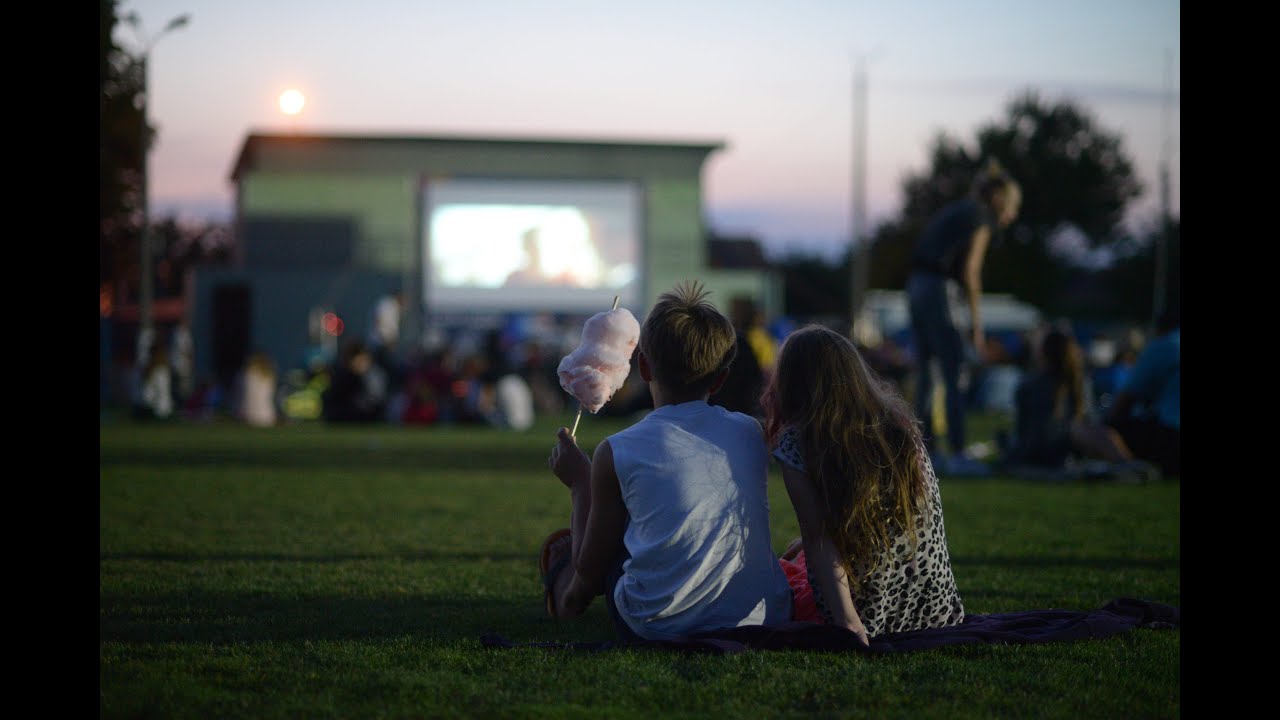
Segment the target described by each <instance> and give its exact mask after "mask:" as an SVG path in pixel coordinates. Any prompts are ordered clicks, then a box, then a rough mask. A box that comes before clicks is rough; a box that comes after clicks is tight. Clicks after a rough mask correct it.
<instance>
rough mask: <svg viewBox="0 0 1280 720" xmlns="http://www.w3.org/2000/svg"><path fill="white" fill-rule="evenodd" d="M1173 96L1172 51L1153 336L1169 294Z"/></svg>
mask: <svg viewBox="0 0 1280 720" xmlns="http://www.w3.org/2000/svg"><path fill="white" fill-rule="evenodd" d="M1172 96H1173V51H1171V50H1165V69H1164V108H1163V113H1162V115H1163V121H1164V133H1163V135H1162V138H1163V139H1162V142H1161V147H1160V232H1159V233H1157V234H1156V240H1155V243H1156V247H1155V255H1156V275H1155V282H1154V283H1153V297H1152V302H1151V328H1152V331H1153V332H1154V330H1155V327H1156V323H1157V322H1158V321H1159V319H1160V315H1161V313H1163V312H1164V308H1165V302H1166V300H1167V298H1166V297H1165V295H1166V293H1167V290H1166V287H1167V282H1166V276H1167V275H1168V274H1169V226H1170V224H1171V219H1170V212H1171V211H1170V209H1169V153H1170V147H1171V145H1172V143H1171V140H1170V138H1169V101H1170V98H1171V97H1172Z"/></svg>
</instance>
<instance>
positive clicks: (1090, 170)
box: [870, 91, 1142, 313]
mask: <svg viewBox="0 0 1280 720" xmlns="http://www.w3.org/2000/svg"><path fill="white" fill-rule="evenodd" d="M930 155H931V157H930V167H929V169H928V171H926V172H925V173H924V174H920V175H909V176H908V177H907V178H906V179H905V180H904V181H903V185H902V187H903V192H904V196H905V201H904V204H903V209H902V213H901V215H900V217H899V218H897V219H895V220H892V221H890V222H887V223H884V224H882V225H881V226H880V227H879V228H877V230H876V232H875V234H874V235H873V237H872V242H873V245H872V249H871V262H872V265H871V268H870V284H871V286H872V287H887V288H895V289H896V288H901V287H903V285H904V284H905V283H906V277H907V274H908V272H909V270H910V266H909V260H910V254H911V250H912V247H913V246H914V243H915V240H916V237H917V236H918V235H919V234H920V232H921V231H922V230H923V229H924V225H925V223H927V222H928V221H929V220H930V218H931V217H932V216H933V214H934V213H935V212H937V211H938V210H939V209H941V208H942V207H943V206H944V205H945V204H946V203H948V202H950V201H951V200H954V199H956V198H958V197H961V196H963V195H964V194H966V193H967V192H969V189H970V186H971V183H972V180H973V178H974V177H975V176H976V174H977V172H978V170H979V169H980V168H981V167H982V165H983V163H985V162H986V161H987V160H988V159H990V158H995V159H997V160H999V161H1000V163H1001V164H1002V165H1003V166H1004V167H1005V168H1006V169H1008V171H1009V172H1010V173H1011V174H1012V175H1013V176H1014V177H1015V178H1016V179H1017V180H1018V182H1019V184H1020V185H1021V186H1022V193H1023V200H1022V211H1021V213H1020V215H1019V219H1018V221H1017V222H1016V223H1015V224H1014V225H1013V226H1012V227H1011V228H1009V231H1008V232H1006V233H1005V234H1004V237H1003V238H1002V239H1001V240H1000V241H999V242H996V243H994V244H993V245H992V247H991V248H990V249H989V250H988V253H987V258H986V262H985V263H984V271H983V289H984V290H985V291H988V292H1006V293H1011V294H1013V295H1015V296H1017V297H1018V298H1019V299H1021V300H1024V301H1026V302H1029V303H1031V304H1033V305H1036V306H1037V307H1040V308H1041V309H1042V310H1044V311H1046V312H1049V313H1056V312H1059V311H1060V309H1061V308H1060V307H1059V299H1060V298H1061V296H1062V291H1063V289H1064V285H1065V283H1066V282H1067V281H1068V279H1069V276H1070V275H1071V266H1070V262H1069V261H1067V260H1066V259H1065V258H1064V257H1063V256H1062V255H1061V253H1060V251H1057V250H1055V244H1054V240H1055V238H1057V237H1060V236H1061V235H1062V234H1063V233H1066V232H1071V233H1073V234H1075V235H1076V236H1078V237H1081V238H1083V240H1084V243H1085V245H1086V246H1087V247H1089V248H1102V247H1114V246H1115V245H1116V244H1117V243H1119V242H1121V241H1122V240H1123V239H1124V237H1125V235H1124V233H1123V231H1122V223H1123V220H1124V214H1125V209H1126V208H1127V207H1128V204H1129V202H1130V201H1131V200H1133V199H1134V198H1136V197H1138V196H1139V195H1140V194H1141V192H1142V186H1141V184H1140V183H1139V181H1138V179H1137V178H1136V177H1135V176H1134V172H1133V164H1132V162H1131V161H1130V159H1129V158H1128V156H1127V155H1126V154H1125V152H1124V150H1123V147H1122V144H1121V141H1120V138H1119V136H1118V135H1114V134H1111V133H1108V132H1106V131H1104V130H1102V129H1100V128H1098V127H1097V126H1096V124H1095V122H1094V120H1093V118H1092V117H1091V116H1090V114H1089V113H1088V112H1087V111H1086V110H1084V109H1083V108H1081V107H1077V106H1076V105H1074V104H1073V103H1071V102H1069V101H1060V102H1056V103H1048V102H1045V101H1043V100H1041V99H1040V97H1039V96H1038V95H1037V94H1036V93H1035V92H1034V91H1025V92H1024V93H1022V94H1021V95H1020V96H1018V97H1016V98H1015V99H1014V100H1013V101H1012V102H1011V103H1009V105H1008V107H1007V114H1006V117H1005V118H1004V120H1003V121H1001V122H999V123H995V124H991V125H988V126H985V127H983V128H980V129H979V131H978V133H977V139H976V143H975V144H974V145H973V146H972V147H969V146H966V145H965V144H964V143H962V142H960V141H959V140H957V139H955V138H952V137H949V136H948V135H946V134H945V133H942V134H939V135H938V136H937V138H936V139H935V140H934V142H933V146H932V148H931V153H930Z"/></svg>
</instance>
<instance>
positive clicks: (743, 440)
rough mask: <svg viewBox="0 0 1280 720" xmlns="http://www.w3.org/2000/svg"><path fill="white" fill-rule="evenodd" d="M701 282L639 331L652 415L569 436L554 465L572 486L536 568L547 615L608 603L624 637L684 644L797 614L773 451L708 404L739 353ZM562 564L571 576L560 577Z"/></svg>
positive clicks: (671, 296) (745, 421) (660, 305)
mask: <svg viewBox="0 0 1280 720" xmlns="http://www.w3.org/2000/svg"><path fill="white" fill-rule="evenodd" d="M707 295H708V293H707V292H705V291H704V290H703V289H702V288H701V287H700V286H699V285H698V284H696V283H695V284H691V285H690V284H681V285H677V286H676V288H675V289H674V291H672V292H668V293H664V294H663V295H662V296H661V297H660V298H659V299H658V302H657V303H656V304H655V305H654V307H653V309H652V310H651V311H650V312H649V315H648V317H646V318H645V321H644V324H643V326H642V327H641V330H640V343H639V346H638V348H637V352H638V357H637V363H638V366H639V370H640V376H641V378H642V379H643V380H644V381H645V382H646V383H648V385H649V390H650V392H651V393H652V395H653V408H654V409H653V412H651V413H649V414H648V415H646V416H645V417H644V418H643V419H642V420H640V421H639V422H637V423H636V424H635V425H632V426H631V427H629V428H627V429H625V430H623V431H621V432H618V433H615V434H614V435H611V436H609V437H608V438H606V439H605V440H604V441H603V442H601V443H600V444H599V445H598V446H596V449H595V454H594V456H593V458H591V459H588V458H587V455H586V453H585V452H583V450H582V449H581V448H579V447H578V445H577V442H576V441H575V439H574V438H573V437H572V436H570V435H569V431H568V430H567V429H566V428H563V427H562V428H560V430H559V432H558V433H557V437H558V442H557V444H556V445H555V446H554V447H553V448H552V451H551V457H550V458H549V460H548V463H549V464H550V466H551V470H552V472H554V473H555V475H556V477H558V478H559V479H560V481H561V482H562V483H564V484H565V485H566V486H567V487H568V488H569V490H570V495H571V497H572V503H573V510H572V515H571V518H570V524H571V526H572V529H570V528H565V529H562V530H557V531H556V532H554V533H552V534H551V535H550V536H549V537H548V538H547V539H546V541H545V542H544V543H543V546H542V553H541V557H540V561H539V562H540V569H541V570H542V573H543V584H544V586H545V588H546V597H545V600H546V605H547V612H548V614H550V615H551V616H552V617H555V618H573V617H577V616H579V615H581V614H582V613H583V612H584V611H585V610H586V609H587V607H588V605H590V604H591V601H592V600H593V599H594V598H595V597H596V596H597V595H604V598H605V602H606V603H607V604H608V607H609V615H610V617H611V618H612V619H613V624H614V627H615V629H616V631H617V633H618V636H619V638H620V639H622V640H635V639H645V640H674V639H679V638H683V637H688V636H692V635H697V634H699V633H705V632H711V631H714V630H719V629H723V628H732V627H738V626H741V625H772V624H778V623H784V622H787V621H789V620H790V619H791V589H790V587H789V586H788V584H787V578H786V575H785V574H784V573H783V571H782V568H781V566H780V565H779V564H778V561H777V558H776V557H775V556H774V553H773V547H772V542H771V539H770V535H769V501H768V494H767V484H768V467H769V465H768V463H769V450H768V448H767V447H766V446H765V442H764V434H763V432H762V430H761V427H760V424H759V422H757V421H756V420H755V418H752V417H750V416H748V415H744V414H742V413H736V412H730V411H728V410H725V409H724V408H722V407H718V406H714V405H711V404H709V403H708V402H707V399H708V398H709V397H710V396H711V395H712V394H713V393H714V392H716V390H718V389H719V388H720V385H721V384H722V383H723V382H724V380H725V378H726V377H727V375H728V371H729V366H730V364H731V363H732V362H733V359H734V354H735V337H734V330H733V326H732V325H731V324H730V322H729V320H728V319H727V318H725V317H724V316H723V315H722V314H720V312H719V311H718V310H716V308H715V307H714V306H713V305H711V304H710V303H709V302H708V301H707V299H706V298H707ZM562 570H564V572H561V571H562Z"/></svg>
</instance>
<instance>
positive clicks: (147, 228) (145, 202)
mask: <svg viewBox="0 0 1280 720" xmlns="http://www.w3.org/2000/svg"><path fill="white" fill-rule="evenodd" d="M126 20H127V21H128V22H129V24H130V25H132V26H133V27H134V29H135V30H137V32H138V35H139V36H140V37H141V36H142V31H141V30H140V29H138V26H139V20H138V16H137V14H136V13H131V14H130V15H129V16H128V17H127V18H126ZM190 20H191V16H190V15H188V14H183V15H179V16H178V17H176V18H174V19H172V20H170V21H169V23H168V24H167V25H165V26H164V29H163V30H161V31H160V32H158V33H156V35H155V37H152V38H150V39H146V38H142V40H143V42H142V49H141V50H140V51H139V53H138V71H139V76H140V80H141V88H142V109H141V121H140V123H139V126H140V130H139V134H138V140H139V149H140V150H141V153H142V161H141V163H140V165H139V170H140V173H139V174H140V180H139V182H138V185H139V190H140V191H141V196H140V203H141V206H142V242H141V243H140V244H141V246H142V249H141V251H142V277H141V283H140V284H139V287H138V338H139V339H140V340H145V341H146V343H148V344H149V343H151V342H154V335H155V327H154V322H153V319H152V314H153V313H152V304H153V302H152V301H153V298H154V297H155V284H154V278H152V274H153V271H152V261H153V258H152V254H153V248H152V247H151V210H150V204H149V203H150V201H149V187H148V178H147V164H148V159H149V158H150V156H151V138H150V133H149V132H148V129H149V127H150V125H149V123H148V122H147V108H148V107H149V106H150V104H151V98H150V92H149V88H148V78H147V59H148V56H149V55H150V54H151V49H152V48H154V47H155V46H156V43H157V42H159V40H160V38H162V37H164V35H165V34H166V33H168V32H170V31H172V30H177V29H178V28H180V27H182V26H184V25H186V24H187V23H188V22H190ZM141 345H142V343H139V347H140V349H145V348H142V347H141ZM138 361H139V362H145V358H141V357H140V358H138Z"/></svg>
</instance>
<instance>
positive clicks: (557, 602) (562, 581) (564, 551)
mask: <svg viewBox="0 0 1280 720" xmlns="http://www.w3.org/2000/svg"><path fill="white" fill-rule="evenodd" d="M572 552H573V538H572V537H571V536H569V535H565V536H564V537H562V538H560V539H559V540H556V541H555V542H553V543H551V547H549V548H547V560H548V566H549V567H555V565H556V563H557V562H560V559H561V558H567V557H568V556H569V554H570V553H572ZM571 580H573V563H572V562H567V563H565V565H564V567H562V568H561V569H560V572H559V573H557V574H556V576H555V579H554V580H552V583H551V597H552V606H553V607H554V609H555V616H556V617H559V616H560V615H561V613H560V607H561V604H562V602H563V600H564V594H565V591H566V590H568V589H569V582H570V581H571Z"/></svg>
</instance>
